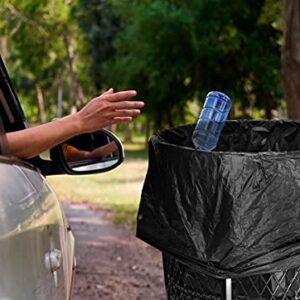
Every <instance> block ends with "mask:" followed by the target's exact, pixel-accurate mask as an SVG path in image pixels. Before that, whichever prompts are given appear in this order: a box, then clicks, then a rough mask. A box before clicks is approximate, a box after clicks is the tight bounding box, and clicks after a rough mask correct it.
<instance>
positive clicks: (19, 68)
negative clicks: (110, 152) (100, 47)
mask: <svg viewBox="0 0 300 300" xmlns="http://www.w3.org/2000/svg"><path fill="white" fill-rule="evenodd" d="M72 8H73V6H70V5H67V4H66V3H65V1H63V0H51V1H36V0H22V1H14V0H12V1H4V3H3V5H2V6H1V8H0V14H1V16H2V18H1V20H2V26H1V29H2V36H4V37H6V39H7V40H8V55H7V56H8V64H9V65H10V66H12V67H13V70H12V71H13V72H11V74H13V76H12V77H13V79H15V81H16V83H17V87H18V88H21V91H23V96H24V95H25V96H27V97H26V99H27V104H29V103H30V106H32V107H34V106H36V105H37V104H38V107H39V111H40V121H42V122H45V121H46V119H47V118H46V114H47V115H48V118H52V117H54V116H55V115H56V113H55V111H54V110H55V109H54V108H55V107H56V99H55V97H56V89H57V84H58V82H59V81H60V80H61V79H66V78H67V77H69V89H65V90H68V91H69V93H68V94H66V95H65V96H64V98H65V99H67V100H70V101H68V102H69V103H68V105H67V106H77V108H79V107H81V106H82V104H83V92H82V88H81V84H80V80H79V76H78V73H80V74H84V71H83V70H84V67H82V66H83V65H85V64H84V62H85V59H82V57H80V58H81V59H80V60H79V59H78V56H79V55H81V52H80V50H79V48H80V45H79V44H80V42H81V37H80V32H79V30H78V27H77V20H76V19H74V18H73V15H72ZM75 37H76V38H75ZM78 46H79V47H78ZM78 61H80V63H78ZM79 71H80V72H79ZM64 82H66V80H64ZM33 91H35V95H34V94H33ZM33 97H35V98H36V99H37V102H36V103H35V102H34V101H32V98H33ZM71 101H72V102H71ZM44 102H45V103H44ZM27 106H28V105H26V103H25V107H27Z"/></svg>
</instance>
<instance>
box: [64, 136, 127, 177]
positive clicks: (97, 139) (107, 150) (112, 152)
mask: <svg viewBox="0 0 300 300" xmlns="http://www.w3.org/2000/svg"><path fill="white" fill-rule="evenodd" d="M61 149H62V153H63V157H64V160H65V162H66V163H67V165H68V167H69V168H70V169H71V170H72V171H75V172H78V173H81V172H82V173H85V172H89V171H99V170H106V169H111V168H113V167H114V166H116V165H118V164H119V163H120V160H121V159H122V146H121V144H120V142H119V141H118V139H117V138H116V137H115V136H114V135H113V134H112V133H110V132H108V131H104V130H101V131H97V132H93V133H86V134H81V135H79V136H76V137H74V138H72V139H69V140H67V141H66V142H64V143H63V144H62V145H61Z"/></svg>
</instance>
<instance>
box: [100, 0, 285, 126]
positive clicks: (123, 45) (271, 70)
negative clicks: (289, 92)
mask: <svg viewBox="0 0 300 300" xmlns="http://www.w3.org/2000/svg"><path fill="white" fill-rule="evenodd" d="M275 2H276V1H275V0H258V1H255V2H253V1H250V0H247V1H244V0H243V1H242V0H239V1H234V0H215V1H211V0H201V1H199V0H190V1H175V0H152V1H150V0H140V1H132V0H130V1H129V0H124V1H117V0H111V3H112V7H113V11H114V13H115V14H116V16H117V17H118V18H119V19H120V31H119V32H118V34H117V36H116V40H115V44H114V45H115V48H116V56H115V57H114V58H113V59H111V60H110V61H108V62H107V63H106V68H104V70H106V76H105V77H106V78H108V79H109V80H108V81H109V82H115V83H117V84H118V86H120V87H125V86H131V87H136V88H137V89H138V90H139V93H140V94H141V95H142V97H143V98H145V99H147V105H146V108H145V112H146V113H147V116H148V117H149V118H151V120H152V121H153V123H154V127H155V128H160V127H163V126H174V125H178V124H180V123H184V122H185V117H186V111H187V103H188V101H189V100H191V99H198V101H199V102H200V103H201V102H202V101H203V99H204V98H205V95H206V93H207V92H208V91H210V90H214V89H218V90H221V91H224V92H226V93H227V94H229V95H230V96H231V97H232V98H233V101H234V104H235V105H236V104H239V106H240V107H241V108H242V110H243V111H245V110H246V109H248V108H249V107H254V106H255V107H258V108H260V109H265V115H266V117H270V116H271V109H272V108H274V107H276V105H277V103H276V99H277V97H279V96H280V92H281V91H280V89H278V88H274V87H277V86H279V74H278V71H279V66H280V45H279V43H278V40H279V36H280V33H281V32H280V29H279V28H277V25H276V24H277V21H278V9H277V5H275ZM236 117H238V116H236Z"/></svg>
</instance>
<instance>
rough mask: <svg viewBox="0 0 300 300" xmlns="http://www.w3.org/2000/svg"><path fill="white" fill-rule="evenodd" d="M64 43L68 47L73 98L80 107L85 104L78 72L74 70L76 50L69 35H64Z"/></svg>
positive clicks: (78, 107)
mask: <svg viewBox="0 0 300 300" xmlns="http://www.w3.org/2000/svg"><path fill="white" fill-rule="evenodd" d="M64 43H65V47H66V53H67V59H68V65H69V74H70V90H71V95H72V98H73V99H74V101H75V105H76V107H77V109H80V108H81V107H82V106H83V91H82V88H81V86H80V84H79V81H78V77H77V74H76V72H75V70H74V52H73V47H72V43H71V41H70V38H69V37H68V36H64Z"/></svg>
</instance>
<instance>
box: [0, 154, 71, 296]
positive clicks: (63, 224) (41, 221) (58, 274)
mask: <svg viewBox="0 0 300 300" xmlns="http://www.w3.org/2000/svg"><path fill="white" fill-rule="evenodd" d="M54 249H57V250H59V251H60V252H61V255H62V259H61V266H60V267H59V268H58V269H57V270H55V271H53V270H52V271H51V269H49V266H47V264H46V262H45V259H46V257H47V255H48V254H49V252H51V251H53V250H54ZM0 258H1V260H0V264H1V266H0V268H1V274H2V275H1V276H0V299H7V300H8V299H22V300H27V299H28V300H29V299H30V300H32V299H69V298H70V293H71V284H72V269H73V263H74V261H73V259H74V237H73V235H72V232H71V231H70V229H69V227H68V224H67V221H66V219H65V216H64V214H63V210H62V207H61V204H60V202H59V201H58V199H57V197H56V196H55V194H54V192H53V191H52V189H51V188H50V186H49V185H48V183H47V181H46V180H45V178H44V177H43V176H42V175H41V174H40V173H39V172H38V170H37V169H35V168H33V167H30V166H28V164H25V163H22V162H16V161H11V160H8V159H3V160H2V159H1V158H0ZM4 274H5V276H3V275H4Z"/></svg>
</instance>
